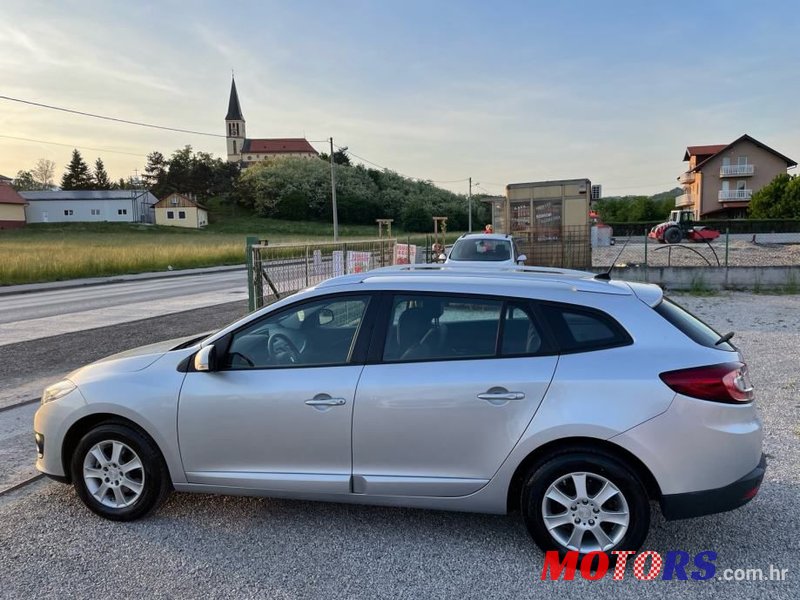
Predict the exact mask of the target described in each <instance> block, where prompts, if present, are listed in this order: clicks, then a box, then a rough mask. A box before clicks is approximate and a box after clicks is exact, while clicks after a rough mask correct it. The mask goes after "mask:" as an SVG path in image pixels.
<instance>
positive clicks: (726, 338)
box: [714, 331, 733, 346]
mask: <svg viewBox="0 0 800 600" xmlns="http://www.w3.org/2000/svg"><path fill="white" fill-rule="evenodd" d="M732 337H733V331H729V332H728V333H726V334H725V335H723V336H722V337H721V338H719V339H718V340H717V341H716V343H715V344H714V345H715V346H719V345H720V344H724V343H725V342H730V341H731V338H732Z"/></svg>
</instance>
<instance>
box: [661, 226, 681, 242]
mask: <svg viewBox="0 0 800 600" xmlns="http://www.w3.org/2000/svg"><path fill="white" fill-rule="evenodd" d="M682 239H683V234H682V233H681V230H680V228H679V227H675V226H674V225H673V226H672V227H667V230H666V231H665V232H664V241H665V242H667V243H668V244H678V243H680V241H681V240H682Z"/></svg>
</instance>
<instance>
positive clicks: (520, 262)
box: [517, 254, 528, 265]
mask: <svg viewBox="0 0 800 600" xmlns="http://www.w3.org/2000/svg"><path fill="white" fill-rule="evenodd" d="M527 261H528V257H527V256H525V255H524V254H520V255H519V256H518V257H517V264H518V265H524V264H525V263H526V262H527Z"/></svg>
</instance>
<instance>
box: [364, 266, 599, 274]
mask: <svg viewBox="0 0 800 600" xmlns="http://www.w3.org/2000/svg"><path fill="white" fill-rule="evenodd" d="M398 271H418V272H431V271H436V272H442V271H446V272H453V273H475V272H477V273H533V274H540V275H562V276H563V275H566V276H569V277H594V273H590V272H589V271H579V270H577V269H560V268H557V267H526V266H521V265H508V266H503V267H498V266H496V265H489V264H487V266H485V267H483V266H477V265H470V266H468V267H467V266H461V265H453V264H444V263H420V264H413V265H393V266H390V267H381V268H379V269H373V270H371V271H367V272H366V273H364V274H365V275H367V276H369V275H374V274H375V273H387V272H395V273H396V272H398Z"/></svg>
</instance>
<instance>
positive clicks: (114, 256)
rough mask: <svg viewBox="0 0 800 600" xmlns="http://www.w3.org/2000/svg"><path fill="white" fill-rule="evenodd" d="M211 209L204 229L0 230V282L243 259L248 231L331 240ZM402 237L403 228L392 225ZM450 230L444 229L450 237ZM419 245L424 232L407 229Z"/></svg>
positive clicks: (306, 229)
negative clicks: (399, 228) (416, 232)
mask: <svg viewBox="0 0 800 600" xmlns="http://www.w3.org/2000/svg"><path fill="white" fill-rule="evenodd" d="M209 208H210V215H209V220H210V224H209V225H208V227H207V228H205V229H203V230H197V229H184V228H180V227H162V226H156V225H142V224H134V223H41V224H33V225H27V226H26V227H24V228H23V229H19V230H10V231H8V230H6V231H2V232H0V253H1V254H0V255H1V256H2V257H3V260H2V261H0V285H13V284H21V283H35V282H43V281H59V280H64V279H77V278H81V277H101V276H107V275H121V274H128V273H143V272H148V271H163V270H166V269H167V267H168V266H171V267H172V268H173V269H188V268H196V267H210V266H218V265H231V264H242V263H243V262H244V245H245V237H246V236H247V235H255V236H258V238H259V239H266V240H269V242H270V243H289V242H303V241H323V240H324V241H332V240H333V225H331V224H328V223H319V222H312V221H280V220H277V219H265V218H262V217H257V216H254V215H252V214H248V213H246V212H244V211H242V209H239V211H238V214H235V213H234V212H233V211H229V210H228V209H225V210H221V209H219V208H217V207H214V206H213V205H212V206H211V207H209ZM392 233H393V235H395V236H396V237H400V238H401V241H405V240H406V239H408V237H409V234H407V233H405V232H401V231H393V232H392ZM456 235H457V234H455V233H451V234H448V236H447V239H448V240H450V241H452V240H454V239H455V237H456ZM339 236H340V238H343V239H368V238H375V237H377V226H375V227H371V226H369V225H343V226H340V228H339ZM410 238H411V241H412V243H416V244H424V243H425V240H426V238H425V234H411V235H410Z"/></svg>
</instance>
